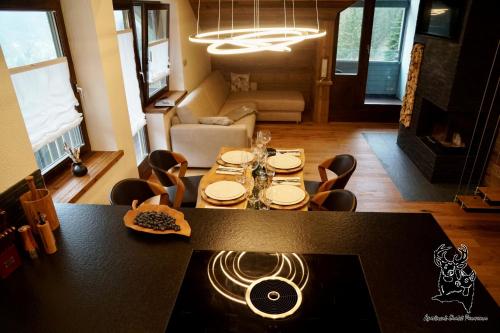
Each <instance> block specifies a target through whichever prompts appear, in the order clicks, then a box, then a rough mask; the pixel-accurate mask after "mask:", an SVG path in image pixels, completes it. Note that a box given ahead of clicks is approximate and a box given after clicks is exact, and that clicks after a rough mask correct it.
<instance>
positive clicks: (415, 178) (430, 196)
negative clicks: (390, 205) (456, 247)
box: [363, 133, 457, 202]
mask: <svg viewBox="0 0 500 333" xmlns="http://www.w3.org/2000/svg"><path fill="white" fill-rule="evenodd" d="M363 136H364V137H365V140H366V141H367V142H368V144H369V145H370V148H371V149H372V150H373V152H374V153H375V155H377V158H378V159H379V161H380V162H381V163H382V165H383V167H384V169H385V171H386V172H387V174H388V175H389V177H391V180H392V182H393V183H394V185H396V187H397V188H398V190H399V193H401V196H402V197H403V198H404V199H405V200H407V201H440V202H444V201H453V198H454V197H455V193H456V190H457V185H456V184H432V183H431V182H429V181H428V180H427V178H425V177H424V175H423V174H422V173H421V172H420V170H419V169H418V168H417V167H416V166H415V164H413V162H412V161H411V160H410V159H409V158H408V156H406V154H405V153H404V152H403V151H402V150H401V148H399V146H398V145H397V143H396V140H397V136H398V134H397V133H363Z"/></svg>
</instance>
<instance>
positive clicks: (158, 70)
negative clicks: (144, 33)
mask: <svg viewBox="0 0 500 333" xmlns="http://www.w3.org/2000/svg"><path fill="white" fill-rule="evenodd" d="M148 66H149V67H148V68H149V75H148V81H149V83H153V82H156V81H158V80H161V79H163V78H165V77H167V76H168V74H169V69H168V40H161V41H158V42H154V43H151V44H150V45H149V59H148Z"/></svg>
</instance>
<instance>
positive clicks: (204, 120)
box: [200, 117, 233, 126]
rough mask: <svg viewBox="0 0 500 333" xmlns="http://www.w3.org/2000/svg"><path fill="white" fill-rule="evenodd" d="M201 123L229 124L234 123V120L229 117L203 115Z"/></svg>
mask: <svg viewBox="0 0 500 333" xmlns="http://www.w3.org/2000/svg"><path fill="white" fill-rule="evenodd" d="M200 124H205V125H220V126H229V125H232V124H233V121H232V120H231V119H229V118H228V117H201V118H200Z"/></svg>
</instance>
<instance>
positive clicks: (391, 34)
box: [366, 0, 408, 98]
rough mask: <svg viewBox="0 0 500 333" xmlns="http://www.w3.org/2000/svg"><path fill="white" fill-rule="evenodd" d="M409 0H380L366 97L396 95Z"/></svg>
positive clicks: (375, 21)
mask: <svg viewBox="0 0 500 333" xmlns="http://www.w3.org/2000/svg"><path fill="white" fill-rule="evenodd" d="M407 6H408V1H405V0H400V1H387V0H377V1H376V2H375V13H374V18H373V29H372V38H371V46H370V61H369V64H368V79H367V82H366V97H368V98H371V97H389V98H392V97H395V96H396V94H397V90H398V84H399V71H400V68H401V62H400V57H401V41H402V36H403V30H404V26H405V17H406V7H407Z"/></svg>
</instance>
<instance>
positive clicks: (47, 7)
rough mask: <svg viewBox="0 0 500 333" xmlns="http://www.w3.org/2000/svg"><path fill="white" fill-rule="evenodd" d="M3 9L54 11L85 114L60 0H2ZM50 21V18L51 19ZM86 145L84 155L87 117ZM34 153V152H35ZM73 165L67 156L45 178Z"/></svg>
mask: <svg viewBox="0 0 500 333" xmlns="http://www.w3.org/2000/svg"><path fill="white" fill-rule="evenodd" d="M0 10H1V11H26V12H36V11H39V12H52V14H53V17H54V22H53V23H54V26H53V24H52V23H50V25H51V29H55V32H56V34H57V36H58V37H59V47H60V48H61V51H62V56H64V57H66V59H67V61H68V67H69V76H70V83H71V88H72V89H73V93H74V94H75V97H76V99H77V100H78V106H77V107H76V110H77V111H78V112H80V113H81V114H83V106H82V101H81V98H80V97H81V96H80V94H79V93H78V90H77V81H76V74H75V69H74V67H73V66H74V63H73V58H72V57H71V51H70V48H69V42H68V36H67V34H66V28H65V25H64V18H63V15H62V9H61V4H60V2H59V0H31V1H30V0H17V1H16V0H5V1H2V2H0ZM49 22H50V20H49ZM80 127H81V130H82V135H83V141H84V145H83V146H82V147H81V155H82V156H84V155H86V154H88V153H89V152H91V151H92V147H91V145H90V139H89V136H88V133H87V126H86V123H85V117H83V120H82V122H81V124H80ZM33 155H34V152H33ZM69 165H71V159H70V158H69V156H67V157H66V158H65V159H64V160H62V161H61V162H59V163H58V164H56V165H55V166H53V167H52V168H51V169H50V170H48V171H46V172H44V173H43V174H42V175H43V178H44V180H45V181H46V182H47V181H50V180H51V179H54V178H57V176H59V175H60V174H61V173H62V172H64V171H66V170H67V168H68V166H69Z"/></svg>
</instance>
